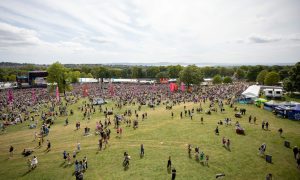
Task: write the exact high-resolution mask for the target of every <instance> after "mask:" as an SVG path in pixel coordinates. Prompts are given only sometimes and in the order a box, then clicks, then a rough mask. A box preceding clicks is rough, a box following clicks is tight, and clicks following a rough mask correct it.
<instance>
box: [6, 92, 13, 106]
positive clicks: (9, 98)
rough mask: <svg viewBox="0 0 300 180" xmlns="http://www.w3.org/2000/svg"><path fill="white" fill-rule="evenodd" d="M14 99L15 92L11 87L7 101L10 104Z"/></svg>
mask: <svg viewBox="0 0 300 180" xmlns="http://www.w3.org/2000/svg"><path fill="white" fill-rule="evenodd" d="M13 101H14V94H13V92H12V90H11V89H9V90H8V94H7V102H8V103H9V104H10V103H12V102H13Z"/></svg>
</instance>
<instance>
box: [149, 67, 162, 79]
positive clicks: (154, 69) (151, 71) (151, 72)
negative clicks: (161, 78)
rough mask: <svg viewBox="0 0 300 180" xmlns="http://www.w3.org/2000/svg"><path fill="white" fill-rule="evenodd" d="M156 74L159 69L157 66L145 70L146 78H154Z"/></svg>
mask: <svg viewBox="0 0 300 180" xmlns="http://www.w3.org/2000/svg"><path fill="white" fill-rule="evenodd" d="M157 73H159V67H157V66H152V67H148V68H147V69H146V74H147V77H148V78H154V77H156V74H157Z"/></svg>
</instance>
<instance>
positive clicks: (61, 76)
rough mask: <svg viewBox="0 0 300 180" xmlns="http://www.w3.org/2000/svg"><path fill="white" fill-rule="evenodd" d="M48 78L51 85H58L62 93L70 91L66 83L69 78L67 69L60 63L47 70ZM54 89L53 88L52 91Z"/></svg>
mask: <svg viewBox="0 0 300 180" xmlns="http://www.w3.org/2000/svg"><path fill="white" fill-rule="evenodd" d="M47 71H48V77H47V81H48V82H50V83H57V86H58V89H59V91H60V92H65V91H66V90H67V89H68V84H67V83H66V80H67V76H66V75H65V72H66V68H65V67H64V66H63V65H62V64H61V63H59V62H58V61H57V62H55V63H53V64H52V65H50V66H49V67H48V69H47ZM53 88H54V87H53V86H52V89H53Z"/></svg>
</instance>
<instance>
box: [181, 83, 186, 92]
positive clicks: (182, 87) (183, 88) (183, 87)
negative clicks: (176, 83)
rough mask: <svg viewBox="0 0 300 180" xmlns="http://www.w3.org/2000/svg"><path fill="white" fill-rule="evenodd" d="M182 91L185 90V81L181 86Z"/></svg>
mask: <svg viewBox="0 0 300 180" xmlns="http://www.w3.org/2000/svg"><path fill="white" fill-rule="evenodd" d="M180 89H181V91H182V92H184V91H185V86H184V83H183V82H181V87H180Z"/></svg>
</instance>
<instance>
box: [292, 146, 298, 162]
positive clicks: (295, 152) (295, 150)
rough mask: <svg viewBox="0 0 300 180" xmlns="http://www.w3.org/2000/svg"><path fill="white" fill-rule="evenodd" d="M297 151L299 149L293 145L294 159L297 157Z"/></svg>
mask: <svg viewBox="0 0 300 180" xmlns="http://www.w3.org/2000/svg"><path fill="white" fill-rule="evenodd" d="M298 151H299V150H298V147H297V146H295V147H294V148H293V152H294V158H295V159H297V158H296V156H297V154H298Z"/></svg>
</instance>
